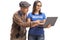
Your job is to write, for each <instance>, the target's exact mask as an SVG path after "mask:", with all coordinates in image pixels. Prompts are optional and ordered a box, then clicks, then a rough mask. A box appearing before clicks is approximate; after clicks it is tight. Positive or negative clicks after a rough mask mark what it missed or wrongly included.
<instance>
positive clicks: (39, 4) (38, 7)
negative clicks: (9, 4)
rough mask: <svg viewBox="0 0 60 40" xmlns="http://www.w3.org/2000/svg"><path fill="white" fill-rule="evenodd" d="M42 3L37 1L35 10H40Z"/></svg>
mask: <svg viewBox="0 0 60 40" xmlns="http://www.w3.org/2000/svg"><path fill="white" fill-rule="evenodd" d="M41 6H42V3H40V2H38V3H37V5H36V10H37V11H39V10H41Z"/></svg>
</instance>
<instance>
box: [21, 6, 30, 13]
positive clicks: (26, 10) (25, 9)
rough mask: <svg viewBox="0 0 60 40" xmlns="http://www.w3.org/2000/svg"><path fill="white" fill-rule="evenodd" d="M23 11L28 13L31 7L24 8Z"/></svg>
mask: <svg viewBox="0 0 60 40" xmlns="http://www.w3.org/2000/svg"><path fill="white" fill-rule="evenodd" d="M21 10H22V11H23V13H27V12H28V10H29V7H23V8H21Z"/></svg>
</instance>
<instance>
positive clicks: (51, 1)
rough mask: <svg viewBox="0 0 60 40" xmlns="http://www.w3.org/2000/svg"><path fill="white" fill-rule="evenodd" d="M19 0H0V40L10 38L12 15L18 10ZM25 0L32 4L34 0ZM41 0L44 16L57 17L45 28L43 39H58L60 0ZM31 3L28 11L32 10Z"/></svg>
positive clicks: (59, 36) (59, 37)
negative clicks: (54, 22)
mask: <svg viewBox="0 0 60 40" xmlns="http://www.w3.org/2000/svg"><path fill="white" fill-rule="evenodd" d="M20 1H21V0H0V40H10V31H11V25H12V16H13V14H14V13H15V12H16V11H17V10H19V2H20ZM23 1H24V0H23ZM26 1H27V2H29V3H30V4H32V5H33V2H34V1H35V0H26ZM41 2H42V4H43V6H42V12H44V13H45V14H46V16H57V17H58V20H57V21H56V24H55V25H54V26H53V27H51V28H49V29H45V40H60V17H59V14H60V0H41ZM32 5H31V7H30V8H29V12H31V11H32ZM27 30H28V28H27Z"/></svg>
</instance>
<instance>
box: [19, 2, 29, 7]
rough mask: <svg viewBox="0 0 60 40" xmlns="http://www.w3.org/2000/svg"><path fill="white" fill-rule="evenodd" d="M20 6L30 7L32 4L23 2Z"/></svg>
mask: <svg viewBox="0 0 60 40" xmlns="http://www.w3.org/2000/svg"><path fill="white" fill-rule="evenodd" d="M19 6H20V7H29V6H30V4H29V3H28V2H26V1H21V2H20V3H19Z"/></svg>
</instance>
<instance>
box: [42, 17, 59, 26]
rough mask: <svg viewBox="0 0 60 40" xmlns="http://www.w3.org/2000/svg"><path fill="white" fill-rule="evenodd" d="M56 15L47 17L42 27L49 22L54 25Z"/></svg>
mask: <svg viewBox="0 0 60 40" xmlns="http://www.w3.org/2000/svg"><path fill="white" fill-rule="evenodd" d="M57 18H58V17H47V19H46V22H45V24H44V25H43V27H47V26H48V25H49V24H51V26H54V24H55V22H56V20H57Z"/></svg>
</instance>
